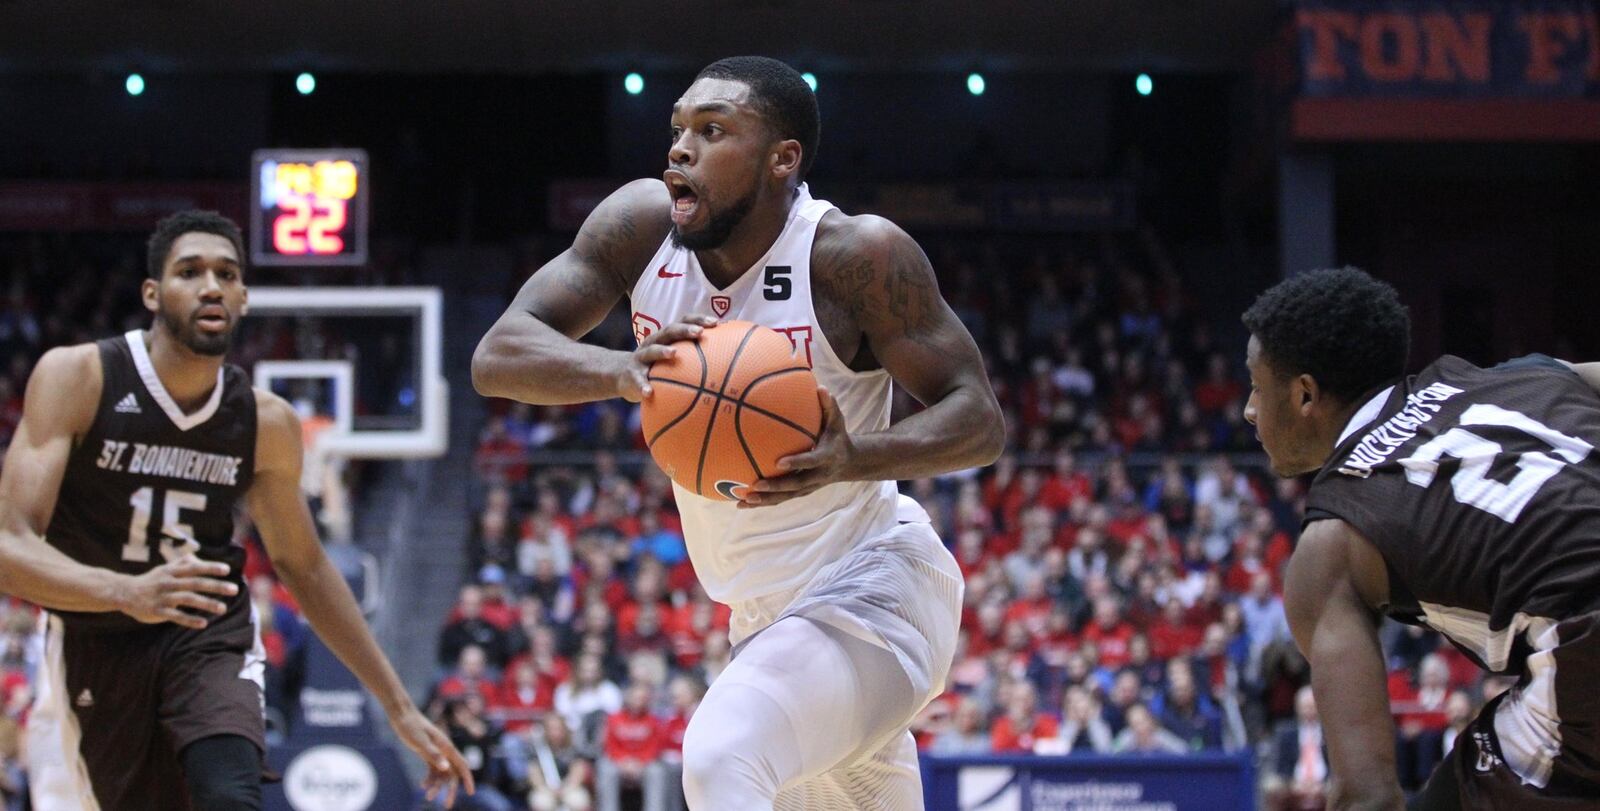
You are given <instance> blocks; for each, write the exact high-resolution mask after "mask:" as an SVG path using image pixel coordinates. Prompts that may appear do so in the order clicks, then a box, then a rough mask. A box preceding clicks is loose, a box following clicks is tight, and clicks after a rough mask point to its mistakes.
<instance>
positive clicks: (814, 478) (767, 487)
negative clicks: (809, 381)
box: [739, 386, 856, 509]
mask: <svg viewBox="0 0 1600 811" xmlns="http://www.w3.org/2000/svg"><path fill="white" fill-rule="evenodd" d="M817 399H818V400H819V401H821V402H822V436H820V437H818V438H817V446H816V447H815V448H812V449H811V450H809V451H806V452H805V453H797V454H795V455H793V456H785V457H783V458H782V459H779V460H778V469H779V470H780V471H783V474H782V475H780V476H774V477H772V478H770V479H761V480H760V481H758V482H756V483H755V484H753V485H751V486H750V488H749V490H747V491H746V492H745V496H744V498H743V499H742V500H741V501H740V502H739V508H740V509H745V508H748V507H766V506H769V505H772V504H782V503H783V502H785V501H788V500H789V499H792V498H799V497H801V496H808V495H811V494H812V493H815V492H817V491H818V490H821V489H822V488H823V487H826V486H828V485H830V484H833V483H834V482H842V481H849V480H850V479H851V475H850V470H851V465H852V464H853V463H854V461H855V455H856V446H855V443H854V442H851V441H850V434H849V432H848V431H846V430H845V427H844V414H843V413H841V412H840V411H839V404H838V403H837V402H834V399H833V395H832V394H829V393H828V390H827V389H826V388H823V387H822V386H818V387H817Z"/></svg>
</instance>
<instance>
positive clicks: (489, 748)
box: [444, 693, 513, 811]
mask: <svg viewBox="0 0 1600 811" xmlns="http://www.w3.org/2000/svg"><path fill="white" fill-rule="evenodd" d="M484 706H485V705H484V701H483V697H482V696H481V695H479V694H478V693H467V694H466V695H464V696H461V697H457V698H451V699H448V700H447V701H446V702H445V714H444V720H445V730H446V732H447V734H448V735H449V736H450V742H451V743H452V744H455V747H456V749H457V750H458V751H460V752H461V757H462V758H464V759H465V760H466V761H467V766H468V767H469V768H470V769H472V780H473V782H474V783H476V784H477V792H476V793H475V794H470V795H469V794H466V793H465V792H462V793H461V794H460V796H457V797H456V805H455V807H456V808H458V809H464V811H512V808H513V807H512V805H511V800H509V799H508V798H507V797H506V795H505V794H504V792H503V790H504V789H506V788H508V787H509V786H508V783H509V782H510V777H511V776H510V775H509V774H507V773H506V769H505V761H504V760H503V758H502V756H501V752H500V737H501V735H502V734H503V733H502V731H501V730H500V728H499V727H498V726H496V725H495V724H494V723H492V722H490V721H489V720H488V719H486V718H485V717H484Z"/></svg>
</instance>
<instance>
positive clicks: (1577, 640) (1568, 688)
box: [1409, 614, 1600, 811]
mask: <svg viewBox="0 0 1600 811" xmlns="http://www.w3.org/2000/svg"><path fill="white" fill-rule="evenodd" d="M1536 642H1537V643H1538V644H1536V646H1535V647H1536V648H1538V649H1537V650H1535V651H1534V652H1533V653H1532V654H1531V655H1529V656H1528V658H1527V663H1528V667H1527V670H1526V672H1525V673H1524V675H1523V677H1522V680H1521V681H1519V682H1518V683H1517V686H1516V687H1513V688H1512V689H1510V690H1508V691H1506V692H1504V693H1502V694H1500V695H1499V696H1496V697H1495V698H1494V699H1493V700H1492V701H1490V702H1489V703H1488V705H1487V706H1485V707H1484V708H1483V711H1482V712H1480V713H1478V717H1477V718H1475V719H1473V721H1472V723H1471V724H1468V725H1467V728H1466V729H1464V730H1462V732H1461V734H1460V735H1458V736H1457V737H1456V742H1455V748H1454V749H1453V750H1452V751H1451V753H1450V756H1449V757H1448V758H1446V759H1445V760H1444V761H1443V762H1441V763H1440V764H1439V767H1438V768H1437V769H1436V770H1435V771H1434V773H1433V776H1432V777H1431V778H1429V780H1428V784H1427V786H1425V787H1424V788H1423V790H1422V791H1421V792H1420V793H1419V794H1418V795H1417V797H1415V798H1413V799H1412V802H1411V804H1410V806H1409V807H1410V808H1411V809H1413V810H1414V811H1448V810H1450V809H1458V808H1459V809H1471V810H1472V811H1476V809H1506V808H1510V809H1517V811H1546V810H1547V809H1548V810H1549V811H1556V810H1557V809H1578V808H1587V809H1594V808H1600V688H1597V686H1596V680H1597V679H1600V614H1587V615H1584V616H1581V617H1576V618H1573V619H1570V620H1566V621H1563V622H1560V623H1557V624H1556V625H1555V626H1553V627H1552V628H1550V629H1549V630H1548V631H1546V633H1545V634H1541V635H1540V637H1539V639H1538V640H1536Z"/></svg>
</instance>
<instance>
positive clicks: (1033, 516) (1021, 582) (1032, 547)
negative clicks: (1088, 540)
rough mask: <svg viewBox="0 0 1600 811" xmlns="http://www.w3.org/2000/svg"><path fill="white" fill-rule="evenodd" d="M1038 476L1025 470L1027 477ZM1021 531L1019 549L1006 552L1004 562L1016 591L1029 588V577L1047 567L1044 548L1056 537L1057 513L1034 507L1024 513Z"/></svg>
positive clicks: (1007, 575)
mask: <svg viewBox="0 0 1600 811" xmlns="http://www.w3.org/2000/svg"><path fill="white" fill-rule="evenodd" d="M1030 474H1031V475H1034V476H1037V473H1032V471H1025V472H1024V473H1023V475H1024V477H1027V476H1029V475H1030ZM1021 520H1022V531H1021V534H1020V536H1019V542H1018V548H1017V551H1015V552H1012V553H1011V554H1009V555H1006V557H1005V561H1004V562H1003V563H1002V564H1001V565H1002V566H1003V567H1004V568H1005V572H1006V578H1007V579H1008V580H1009V581H1010V583H1011V590H1012V591H1013V592H1014V593H1017V594H1022V593H1023V592H1025V591H1026V590H1027V587H1028V580H1029V579H1031V578H1034V577H1038V575H1039V572H1040V570H1042V569H1043V568H1044V551H1045V549H1047V548H1048V547H1049V546H1050V542H1051V541H1052V540H1054V538H1055V531H1056V529H1055V515H1054V514H1053V513H1051V512H1050V511H1049V510H1047V509H1045V508H1043V507H1032V508H1030V509H1028V511H1027V512H1024V513H1023V514H1022V519H1021Z"/></svg>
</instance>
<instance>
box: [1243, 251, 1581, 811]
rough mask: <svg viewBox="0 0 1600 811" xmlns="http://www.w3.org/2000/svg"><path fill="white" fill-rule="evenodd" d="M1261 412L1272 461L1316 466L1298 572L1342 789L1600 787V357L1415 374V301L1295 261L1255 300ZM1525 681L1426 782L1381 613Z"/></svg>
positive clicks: (1434, 801)
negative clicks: (1416, 781) (1404, 780)
mask: <svg viewBox="0 0 1600 811" xmlns="http://www.w3.org/2000/svg"><path fill="white" fill-rule="evenodd" d="M1244 323H1245V326H1246V327H1247V328H1249V330H1250V341H1249V346H1248V348H1247V358H1246V365H1247V366H1248V367H1249V370H1250V383H1251V386H1250V399H1249V401H1248V402H1247V403H1246V405H1245V419H1247V420H1249V421H1250V423H1251V424H1252V425H1254V426H1255V427H1256V431H1257V434H1258V435H1259V437H1260V439H1261V445H1262V448H1264V449H1265V450H1266V452H1267V456H1268V458H1269V460H1270V462H1271V465H1272V470H1273V472H1274V473H1277V474H1278V475H1280V476H1299V475H1304V474H1308V473H1314V474H1315V478H1314V479H1313V480H1312V484H1311V488H1310V490H1309V492H1308V493H1307V495H1306V517H1305V529H1304V530H1303V531H1302V532H1301V535H1300V541H1299V543H1298V544H1297V545H1296V547H1295V550H1294V556H1293V557H1292V558H1291V559H1290V561H1289V565H1288V570H1287V573H1286V575H1285V581H1284V607H1285V611H1286V612H1287V614H1288V619H1289V626H1290V628H1291V630H1292V631H1293V632H1294V637H1295V641H1296V642H1297V643H1298V644H1299V646H1300V649H1301V651H1302V652H1304V653H1305V655H1306V658H1307V659H1309V660H1310V662H1311V683H1312V688H1313V690H1314V691H1315V693H1316V698H1317V702H1316V703H1317V710H1318V714H1319V715H1320V717H1321V724H1322V730H1323V734H1324V736H1325V740H1326V742H1327V748H1328V765H1329V769H1330V771H1331V775H1330V777H1331V779H1330V781H1329V797H1328V807H1329V808H1332V809H1374V810H1378V809H1382V810H1383V811H1399V809H1401V808H1402V807H1405V808H1410V809H1413V811H1455V810H1456V809H1468V811H1476V810H1477V809H1484V810H1485V811H1487V809H1517V810H1518V811H1557V810H1558V809H1569V808H1570V809H1576V808H1595V807H1596V806H1597V802H1600V694H1597V693H1596V691H1595V678H1596V676H1600V589H1596V588H1595V584H1596V582H1600V454H1596V453H1594V448H1595V446H1596V445H1600V395H1597V392H1600V364H1595V363H1585V364H1576V365H1575V364H1569V363H1566V362H1563V361H1559V360H1555V359H1553V358H1550V357H1547V356H1544V355H1528V356H1525V357H1521V358H1517V359H1514V360H1511V361H1507V362H1505V363H1502V364H1499V365H1497V366H1493V367H1489V368H1478V367H1477V366H1475V365H1473V364H1471V363H1469V362H1467V361H1465V360H1462V359H1461V358H1456V357H1451V356H1449V355H1446V356H1444V357H1441V358H1439V359H1438V360H1435V361H1434V362H1432V363H1430V364H1428V365H1427V366H1425V367H1423V368H1422V370H1421V371H1419V372H1417V373H1416V374H1414V375H1409V376H1408V375H1406V374H1405V373H1404V372H1405V366H1406V357H1407V354H1408V351H1409V346H1410V319H1409V316H1408V315H1407V313H1406V310H1405V308H1404V307H1403V306H1402V305H1401V304H1400V300H1399V297H1398V296H1397V295H1396V293H1395V290H1394V288H1392V287H1390V286H1389V285H1387V284H1385V283H1383V282H1380V281H1377V280H1375V279H1373V278H1372V277H1370V276H1368V275H1367V274H1366V273H1364V272H1362V271H1360V270H1357V269H1355V268H1342V269H1337V270H1319V271H1312V272H1309V273H1301V274H1297V275H1295V276H1291V277H1290V278H1288V279H1285V280H1284V281H1282V282H1280V283H1278V284H1277V285H1276V286H1274V287H1272V288H1271V289H1269V290H1268V291H1266V292H1265V293H1263V294H1262V295H1261V297H1260V298H1259V299H1257V300H1256V303H1255V304H1254V305H1252V306H1251V307H1250V309H1249V310H1248V311H1246V312H1245V314H1244ZM1382 615H1387V616H1389V617H1391V618H1393V619H1395V620H1398V621H1400V622H1403V623H1408V624H1413V625H1424V626H1427V627H1430V628H1433V629H1434V630H1436V631H1438V632H1439V633H1440V634H1442V635H1443V636H1444V637H1445V638H1447V639H1449V640H1450V642H1451V643H1452V644H1454V645H1455V646H1456V647H1457V648H1458V649H1459V650H1461V651H1462V652H1463V653H1465V654H1466V655H1467V656H1468V657H1469V658H1471V659H1472V660H1473V661H1474V662H1476V663H1477V664H1478V665H1479V666H1481V667H1483V668H1484V669H1486V670H1489V671H1491V672H1494V673H1500V674H1507V675H1511V676H1514V677H1516V679H1517V683H1516V685H1515V686H1513V687H1512V688H1511V689H1509V690H1507V691H1505V692H1503V693H1501V694H1500V695H1498V696H1493V697H1490V698H1489V701H1488V703H1487V705H1486V706H1485V707H1484V708H1483V709H1482V710H1481V711H1480V712H1479V713H1478V716H1477V717H1476V718H1475V719H1473V721H1472V722H1471V723H1470V724H1469V725H1468V726H1467V727H1466V729H1464V730H1462V731H1461V733H1460V734H1459V735H1457V736H1456V738H1455V743H1454V745H1453V747H1452V750H1451V753H1450V755H1449V756H1448V757H1446V758H1445V759H1444V760H1443V761H1442V762H1441V763H1440V764H1439V766H1438V767H1437V768H1436V769H1435V770H1434V772H1433V774H1432V776H1431V777H1429V779H1428V782H1427V784H1426V785H1425V786H1424V787H1423V789H1422V790H1421V791H1420V792H1419V793H1418V794H1417V796H1415V797H1413V798H1411V800H1410V801H1409V803H1407V801H1406V800H1405V799H1404V798H1403V796H1402V794H1401V790H1400V784H1399V782H1398V779H1397V776H1396V766H1395V724H1394V718H1393V715H1392V713H1391V708H1390V706H1389V694H1388V690H1387V687H1386V673H1385V667H1384V653H1383V649H1382V647H1381V645H1380V644H1379V641H1378V624H1377V622H1378V619H1379V617H1380V616H1382Z"/></svg>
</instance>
